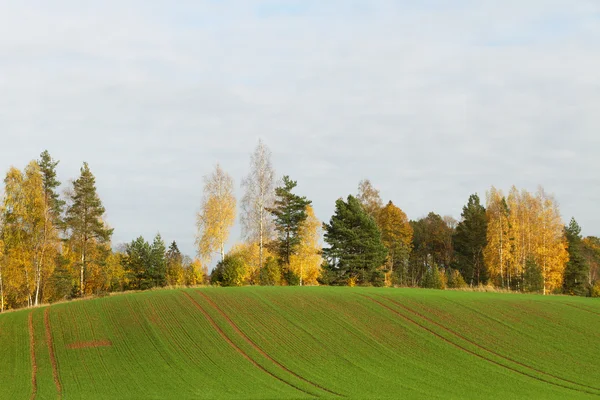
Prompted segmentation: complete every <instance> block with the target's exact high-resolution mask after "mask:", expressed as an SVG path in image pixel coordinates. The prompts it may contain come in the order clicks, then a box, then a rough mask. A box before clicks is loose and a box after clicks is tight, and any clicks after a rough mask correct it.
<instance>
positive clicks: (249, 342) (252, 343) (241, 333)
mask: <svg viewBox="0 0 600 400" xmlns="http://www.w3.org/2000/svg"><path fill="white" fill-rule="evenodd" d="M197 292H198V293H199V294H200V295H201V296H202V297H204V298H205V299H206V301H207V302H208V303H209V304H210V305H211V306H212V307H213V308H214V309H215V310H217V311H218V312H219V314H221V315H222V316H223V317H224V318H225V319H226V320H227V322H229V325H231V327H232V328H233V329H234V330H235V331H236V332H237V333H238V335H240V336H241V337H242V338H244V340H245V341H246V342H248V344H250V345H251V346H252V347H254V348H255V349H256V350H257V351H258V352H259V353H260V354H262V355H263V356H264V357H265V358H267V359H269V360H270V361H271V362H273V364H275V365H277V366H278V367H279V368H281V369H283V370H284V371H286V372H288V373H290V374H292V375H294V376H295V377H296V378H298V379H300V380H301V381H304V382H306V383H308V384H310V385H312V386H314V387H316V388H319V389H321V390H323V391H325V392H327V393H330V394H334V395H336V396H340V397H342V395H341V394H339V393H336V392H332V391H331V390H329V389H326V388H324V387H323V386H321V385H319V384H317V383H314V382H312V381H309V380H308V379H306V378H303V377H302V376H300V375H298V374H296V373H295V372H294V371H292V370H290V369H288V368H287V367H286V366H284V365H282V364H280V363H279V362H278V361H276V360H275V359H274V358H273V357H271V356H270V355H269V354H267V353H266V352H265V351H264V350H263V349H261V348H260V347H259V346H258V345H257V344H256V343H254V342H253V341H252V340H251V339H250V338H249V337H248V336H246V334H245V333H244V332H242V331H241V329H240V328H239V327H238V326H237V325H236V324H235V323H234V322H233V321H232V320H231V318H229V316H228V315H227V314H225V313H224V312H223V310H221V309H220V308H219V306H218V305H217V304H216V303H215V302H214V301H212V299H211V298H210V297H208V296H207V295H206V294H204V293H202V292H200V291H197Z"/></svg>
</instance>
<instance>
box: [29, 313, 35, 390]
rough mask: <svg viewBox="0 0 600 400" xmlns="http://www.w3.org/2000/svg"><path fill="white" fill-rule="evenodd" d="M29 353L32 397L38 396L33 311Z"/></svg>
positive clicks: (30, 323)
mask: <svg viewBox="0 0 600 400" xmlns="http://www.w3.org/2000/svg"><path fill="white" fill-rule="evenodd" d="M29 349H30V350H29V352H30V354H31V397H30V399H31V400H33V399H35V396H36V394H37V363H36V361H35V336H34V332H33V311H32V312H30V313H29Z"/></svg>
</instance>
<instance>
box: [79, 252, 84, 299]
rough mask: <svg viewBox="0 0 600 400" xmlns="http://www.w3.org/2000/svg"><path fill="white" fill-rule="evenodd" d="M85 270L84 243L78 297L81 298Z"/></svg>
mask: <svg viewBox="0 0 600 400" xmlns="http://www.w3.org/2000/svg"><path fill="white" fill-rule="evenodd" d="M84 270H85V241H84V245H83V249H81V269H80V281H79V295H80V296H81V297H83V273H84Z"/></svg>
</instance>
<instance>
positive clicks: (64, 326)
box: [0, 287, 600, 399]
mask: <svg viewBox="0 0 600 400" xmlns="http://www.w3.org/2000/svg"><path fill="white" fill-rule="evenodd" d="M598 339H600V304H599V303H598V302H595V301H594V300H593V299H578V298H566V297H541V296H523V295H506V294H489V293H465V292H444V291H431V290H410V289H378V288H322V287H316V288H293V287H287V288H281V287H280V288H268V287H262V288H260V287H259V288H251V287H248V288H205V289H185V290H163V291H154V292H145V293H135V294H125V295H119V296H111V297H108V298H101V299H94V300H87V301H78V302H73V303H64V304H57V305H53V306H51V307H45V308H36V309H33V310H22V311H17V312H12V313H8V314H5V315H0V349H1V350H2V351H0V382H2V383H1V384H0V399H26V398H29V399H56V398H63V399H71V398H99V399H113V398H155V399H159V398H284V399H296V398H343V397H359V398H399V397H409V398H434V397H442V398H507V397H516V398H539V397H544V398H557V399H558V398H561V399H562V398H599V397H600V367H599V365H598V361H597V360H599V359H600V344H599V343H600V341H599V340H598Z"/></svg>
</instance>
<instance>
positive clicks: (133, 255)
mask: <svg viewBox="0 0 600 400" xmlns="http://www.w3.org/2000/svg"><path fill="white" fill-rule="evenodd" d="M150 253H151V248H150V244H149V243H148V242H146V240H144V238H143V237H142V236H139V237H138V238H137V239H135V240H132V241H131V243H129V244H127V246H126V248H125V255H126V256H125V259H124V267H125V271H126V274H127V276H128V280H129V289H137V290H145V289H149V288H151V287H152V278H151V276H150V272H149V266H150V265H151V261H150Z"/></svg>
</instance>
